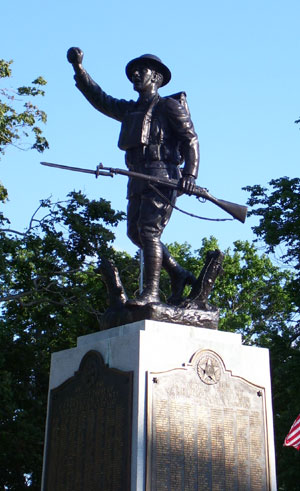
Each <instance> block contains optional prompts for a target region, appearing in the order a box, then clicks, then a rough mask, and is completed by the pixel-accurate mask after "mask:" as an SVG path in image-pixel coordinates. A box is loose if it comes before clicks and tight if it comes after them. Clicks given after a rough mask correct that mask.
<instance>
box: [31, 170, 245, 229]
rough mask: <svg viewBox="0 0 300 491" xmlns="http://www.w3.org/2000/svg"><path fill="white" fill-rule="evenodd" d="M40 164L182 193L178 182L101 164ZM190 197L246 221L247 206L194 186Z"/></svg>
mask: <svg viewBox="0 0 300 491" xmlns="http://www.w3.org/2000/svg"><path fill="white" fill-rule="evenodd" d="M41 164H42V165H46V166H47V167H56V168H58V169H64V170H69V171H73V172H83V173H85V174H93V175H94V176H95V177H96V178H98V177H99V176H106V177H114V175H117V174H119V175H122V176H127V177H131V178H135V179H143V180H146V181H148V182H151V183H153V184H159V185H160V186H165V187H168V188H171V189H176V190H178V191H179V192H182V190H181V188H180V186H179V181H177V180H176V179H165V178H163V177H157V176H150V175H148V174H142V173H140V172H134V171H131V170H125V169H118V168H115V167H104V166H103V165H102V164H99V165H97V167H96V170H91V169H84V168H81V167H73V166H70V165H61V164H53V163H50V162H41ZM190 195H191V196H196V197H197V198H202V199H204V200H207V201H210V202H211V203H214V204H215V205H217V206H218V207H219V208H221V209H222V210H224V211H226V212H227V213H229V215H231V216H232V217H233V218H235V219H236V220H239V221H240V222H242V223H244V222H245V220H246V216H247V206H243V205H238V204H237V203H231V202H230V201H224V200H222V199H218V198H215V197H214V196H213V195H212V194H210V193H209V191H208V190H207V189H206V188H202V187H200V186H194V187H193V190H192V192H191V193H190Z"/></svg>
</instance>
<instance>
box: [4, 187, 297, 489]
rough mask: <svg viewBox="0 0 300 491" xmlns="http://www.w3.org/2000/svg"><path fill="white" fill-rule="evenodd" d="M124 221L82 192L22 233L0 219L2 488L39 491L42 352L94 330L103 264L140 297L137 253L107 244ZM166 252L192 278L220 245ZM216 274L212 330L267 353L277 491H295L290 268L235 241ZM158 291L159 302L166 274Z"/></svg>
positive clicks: (102, 294)
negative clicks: (290, 444) (287, 442)
mask: <svg viewBox="0 0 300 491" xmlns="http://www.w3.org/2000/svg"><path fill="white" fill-rule="evenodd" d="M123 218H124V215H123V214H122V213H119V212H115V211H113V210H112V209H111V206H110V204H109V203H108V202H107V201H105V200H99V201H95V200H94V201H89V200H88V199H87V198H86V196H84V195H83V194H82V193H80V192H77V193H76V192H73V193H70V195H69V197H68V200H67V201H65V202H60V203H56V204H52V203H51V202H50V201H49V200H44V201H42V202H41V204H40V207H39V209H38V210H37V211H36V213H35V214H34V215H33V217H32V219H31V221H30V225H29V227H28V229H27V230H26V231H25V232H24V233H22V234H20V233H12V232H9V231H8V229H6V228H5V227H7V221H6V220H5V218H4V217H1V216H0V225H1V226H2V228H1V229H0V295H1V301H2V310H1V312H0V314H1V316H0V344H1V350H0V399H1V401H2V404H1V407H0V424H1V437H2V441H3V448H4V451H3V452H1V455H0V487H1V486H2V487H4V486H6V487H7V489H11V490H13V489H18V490H22V489H28V488H30V489H33V490H37V489H40V479H41V467H42V454H43V451H42V447H43V440H44V425H45V415H46V400H47V390H48V376H49V365H50V354H51V353H52V352H54V351H59V350H62V349H66V348H71V347H72V346H75V343H76V338H77V337H78V336H80V335H84V334H88V333H91V332H94V331H97V330H98V329H99V326H100V322H99V321H100V319H101V315H102V313H103V311H104V310H105V309H106V308H107V302H106V291H105V287H104V285H103V282H102V280H101V277H100V276H99V274H98V264H99V261H100V260H101V257H107V258H113V259H114V261H115V262H116V265H117V266H118V269H119V272H120V276H121V279H122V282H123V285H124V287H125V289H126V291H127V293H128V295H129V296H133V295H134V294H135V293H136V292H137V290H138V277H139V260H138V256H136V257H134V258H132V257H131V256H130V255H128V254H127V253H125V252H119V251H115V250H114V249H113V247H112V242H113V239H114V234H113V228H114V227H115V226H117V224H118V223H119V221H120V220H122V219H123ZM294 244H296V242H295V243H294ZM168 247H169V249H170V251H171V253H172V254H173V255H174V257H175V258H176V259H177V260H178V262H179V263H180V264H181V265H182V266H184V267H185V268H187V269H189V270H190V271H193V272H194V274H195V275H197V276H198V275H199V273H200V271H201V269H202V267H203V265H204V262H205V256H206V253H207V252H208V251H209V250H214V249H216V248H218V243H217V241H216V239H215V238H213V237H211V238H209V239H204V240H203V241H202V245H201V247H200V248H199V249H198V250H196V251H192V250H191V247H190V246H189V245H188V244H187V243H184V244H178V243H174V244H170V245H169V246H168ZM223 269H224V274H223V275H222V276H220V277H219V278H218V279H217V281H216V284H215V287H214V289H213V291H212V294H211V298H210V300H209V301H210V303H212V304H214V305H216V306H217V307H218V308H219V309H220V329H222V330H226V331H231V332H239V333H241V334H242V336H243V341H244V343H247V344H255V345H257V346H261V347H266V348H269V349H270V354H271V369H272V383H273V404H274V418H275V435H276V448H277V457H278V463H277V465H278V481H279V489H281V490H294V489H297V488H296V485H297V484H298V482H299V477H300V476H299V454H298V453H297V452H296V451H295V450H294V449H287V448H283V447H282V444H283V440H284V437H285V436H286V434H287V432H288V430H289V428H290V426H291V424H292V422H293V420H294V419H295V417H296V416H297V413H298V412H299V407H300V373H299V370H300V368H299V367H300V363H299V361H300V360H299V335H298V324H297V319H298V303H297V301H296V299H295V290H294V289H293V288H292V286H293V284H294V282H295V281H296V280H297V271H296V272H295V273H294V272H293V271H289V270H284V269H282V268H279V267H278V266H275V265H274V264H273V263H272V262H271V260H270V258H269V257H268V256H267V255H265V254H259V253H258V251H257V249H256V248H255V246H254V245H253V244H250V243H249V242H242V241H237V242H235V243H234V245H233V249H232V250H230V249H228V250H227V251H225V258H224V262H223ZM161 289H162V292H161V294H162V298H167V297H168V296H169V294H170V291H169V280H168V278H167V276H166V275H165V274H164V273H162V280H161ZM26 476H29V477H27V478H26ZM26 479H27V482H26Z"/></svg>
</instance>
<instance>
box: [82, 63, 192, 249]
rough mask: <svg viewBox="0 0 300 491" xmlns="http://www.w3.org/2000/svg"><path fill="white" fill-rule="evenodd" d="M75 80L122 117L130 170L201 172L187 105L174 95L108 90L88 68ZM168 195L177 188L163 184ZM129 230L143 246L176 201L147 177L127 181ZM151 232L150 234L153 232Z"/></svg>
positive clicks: (168, 174)
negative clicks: (145, 96) (145, 97)
mask: <svg viewBox="0 0 300 491" xmlns="http://www.w3.org/2000/svg"><path fill="white" fill-rule="evenodd" d="M75 80H76V86H77V87H78V89H79V90H80V91H81V92H82V93H83V94H84V96H85V97H86V98H87V99H88V101H89V102H90V103H91V104H92V105H93V106H94V107H95V108H96V109H97V110H99V111H100V112H101V113H103V114H105V115H106V116H109V117H111V118H113V119H116V120H117V121H120V122H121V123H122V127H121V133H120V137H119V143H118V145H119V148H121V149H122V150H125V152H126V156H125V161H126V165H127V167H128V168H129V169H130V170H134V171H136V172H141V173H143V174H150V175H153V176H159V177H164V178H172V179H174V178H175V179H176V178H179V177H180V171H179V165H180V164H181V163H182V162H183V161H184V162H185V165H184V168H183V171H182V173H183V175H186V174H188V175H192V176H194V177H195V178H196V177H197V173H198V164H199V150H198V138H197V135H196V133H195V130H194V126H193V123H192V121H191V118H190V114H189V112H188V111H187V109H186V106H185V105H184V104H183V103H181V102H180V100H178V99H177V98H175V97H180V94H176V95H175V97H174V96H173V97H164V98H161V97H159V96H158V95H156V96H154V98H153V99H152V100H149V101H139V100H138V101H136V102H135V101H132V100H131V101H126V100H123V99H116V98H114V97H111V96H109V95H107V94H106V93H105V92H104V91H103V90H102V89H101V88H100V87H99V85H98V84H96V83H95V82H94V81H93V80H92V78H91V77H90V76H89V75H88V74H87V72H85V71H82V72H81V73H80V74H77V75H75ZM159 190H160V192H161V193H163V194H164V195H165V196H166V198H167V199H168V201H171V202H172V204H174V203H175V200H176V192H174V191H170V190H169V189H168V188H163V187H159ZM127 197H128V200H129V202H128V210H127V211H128V214H127V223H128V236H129V237H130V239H131V240H132V241H133V242H134V243H135V244H136V245H137V246H139V247H142V248H143V246H144V242H145V240H150V238H152V237H153V236H155V237H157V238H160V236H161V234H162V232H163V229H164V227H165V226H166V224H167V223H168V220H169V218H170V216H171V212H172V206H171V205H170V204H169V202H167V201H166V200H164V199H163V198H162V197H161V196H160V195H159V194H158V193H156V192H155V191H154V190H153V189H152V188H151V187H149V184H148V183H147V182H146V181H143V180H141V179H134V178H130V179H129V182H128V192H127ZM150 236H151V237H150Z"/></svg>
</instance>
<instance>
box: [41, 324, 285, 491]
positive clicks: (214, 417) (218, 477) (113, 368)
mask: <svg viewBox="0 0 300 491" xmlns="http://www.w3.org/2000/svg"><path fill="white" fill-rule="evenodd" d="M241 341H242V340H241V336H240V335H239V334H233V333H227V332H220V331H217V330H214V329H207V328H201V327H200V328H197V327H194V326H186V325H180V324H170V323H164V322H156V321H148V320H145V321H140V322H136V323H132V324H128V325H124V326H121V327H115V328H112V329H108V330H105V331H101V332H98V333H95V334H91V335H88V336H84V337H80V338H78V343H77V347H76V348H73V349H70V350H65V351H61V352H59V353H54V354H53V355H52V364H51V374H50V384H49V406H48V407H49V408H48V424H47V426H48V431H47V441H46V446H45V448H46V451H45V463H44V477H43V488H42V489H43V491H50V490H51V491H54V490H55V491H56V490H57V491H59V490H64V491H71V490H72V491H78V490H81V491H82V490H84V491H85V490H88V491H100V490H101V491H108V490H110V491H121V490H122V491H125V490H130V491H143V490H146V491H150V490H151V491H154V490H155V491H160V490H167V491H181V490H189V491H196V490H197V491H198V490H199V491H202V490H209V491H211V490H216V489H220V490H224V489H234V490H240V491H262V490H268V491H269V490H272V491H273V490H276V475H275V456H274V441H273V420H272V402H271V384H270V375H269V355H268V350H266V349H263V348H255V347H249V346H244V345H242V342H241Z"/></svg>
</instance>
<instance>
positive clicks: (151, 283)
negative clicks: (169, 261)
mask: <svg viewBox="0 0 300 491" xmlns="http://www.w3.org/2000/svg"><path fill="white" fill-rule="evenodd" d="M143 251H144V270H145V288H144V289H143V292H142V293H141V294H140V295H138V296H137V298H136V299H134V300H129V301H128V302H127V303H128V305H137V306H143V305H147V304H149V303H160V298H159V279H160V271H161V266H162V256H163V254H162V244H161V242H160V241H159V240H151V241H147V242H146V244H145V245H144V248H143Z"/></svg>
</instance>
